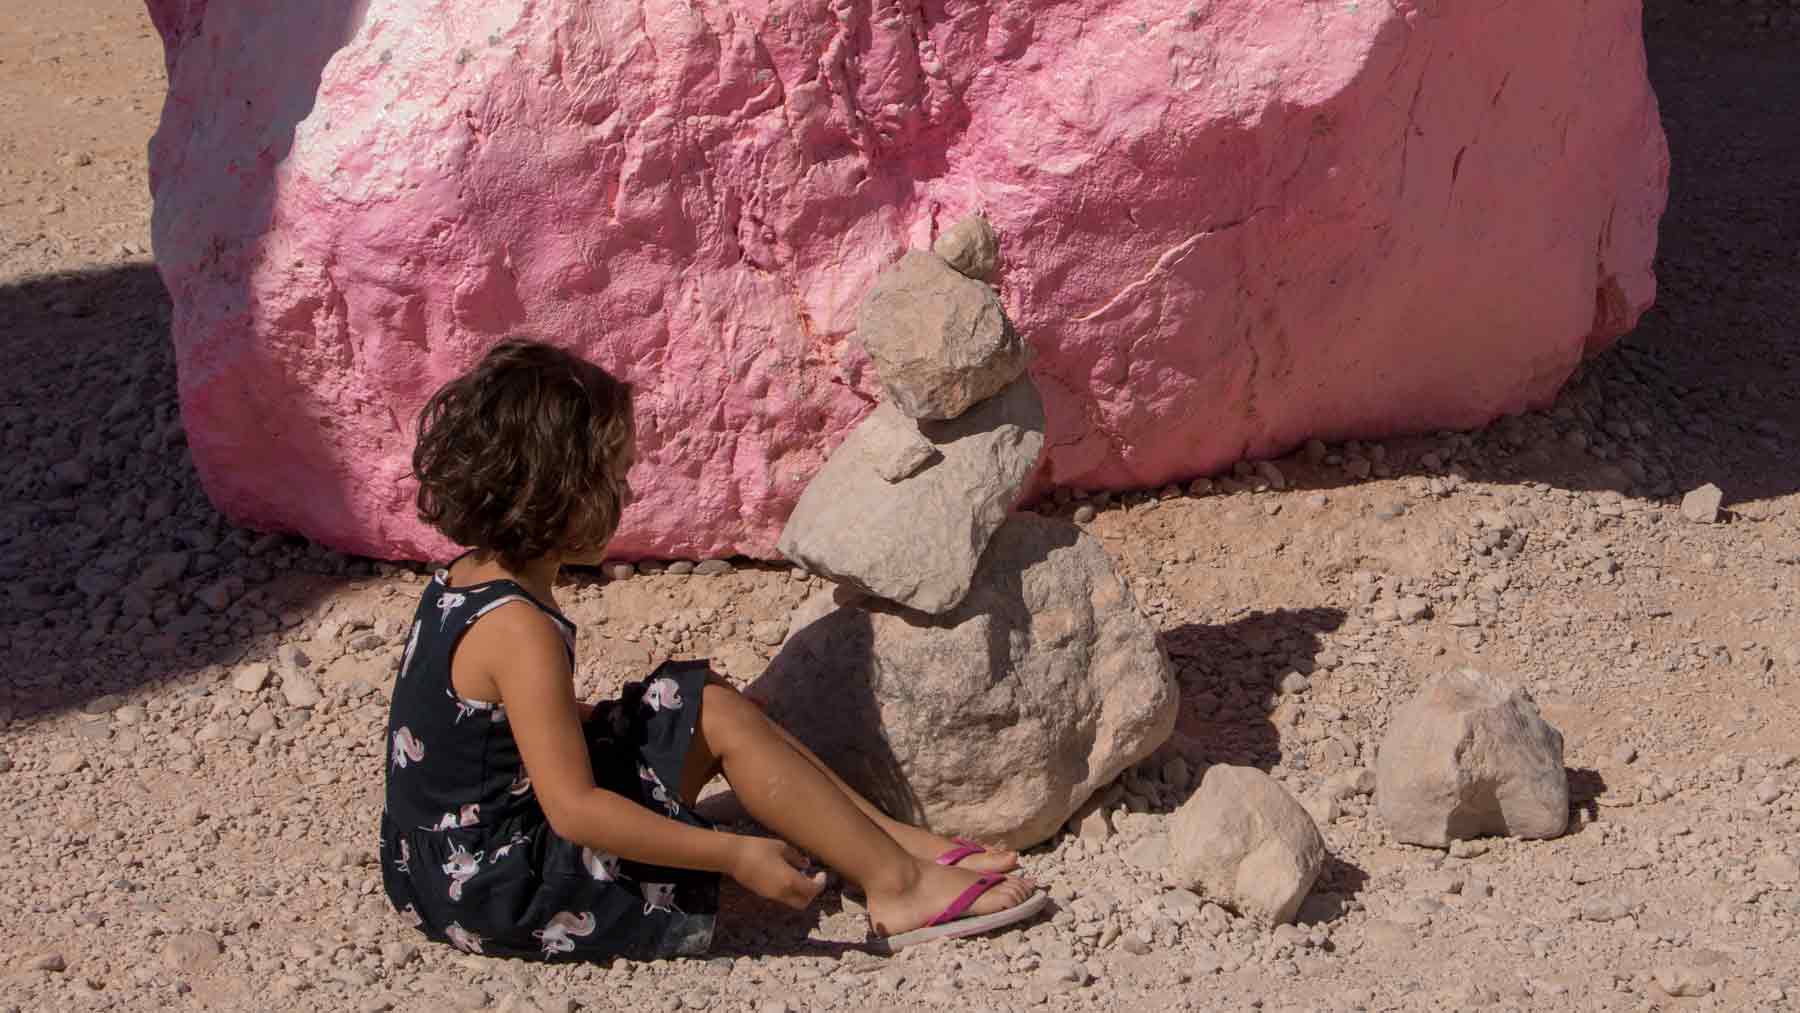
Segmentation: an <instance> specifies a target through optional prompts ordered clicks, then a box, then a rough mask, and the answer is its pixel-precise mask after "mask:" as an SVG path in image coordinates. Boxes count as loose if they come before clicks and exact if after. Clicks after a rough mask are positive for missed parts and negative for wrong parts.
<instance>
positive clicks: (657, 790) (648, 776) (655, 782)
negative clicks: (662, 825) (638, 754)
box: [638, 763, 681, 816]
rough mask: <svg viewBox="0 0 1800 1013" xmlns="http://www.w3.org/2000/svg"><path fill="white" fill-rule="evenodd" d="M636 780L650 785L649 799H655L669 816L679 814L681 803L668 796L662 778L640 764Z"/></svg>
mask: <svg viewBox="0 0 1800 1013" xmlns="http://www.w3.org/2000/svg"><path fill="white" fill-rule="evenodd" d="M638 779H639V780H641V781H643V782H644V783H645V784H648V785H650V797H651V798H653V799H655V800H656V801H657V802H658V804H660V805H661V806H662V807H663V809H664V810H666V811H667V812H668V814H669V815H670V816H674V815H676V814H678V813H680V812H681V803H680V802H679V801H677V800H676V799H675V796H673V795H670V794H669V790H668V789H667V788H664V787H663V783H662V778H660V777H657V776H656V771H654V770H651V769H650V768H649V767H648V766H646V765H644V764H642V763H640V764H638Z"/></svg>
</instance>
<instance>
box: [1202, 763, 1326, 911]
mask: <svg viewBox="0 0 1800 1013" xmlns="http://www.w3.org/2000/svg"><path fill="white" fill-rule="evenodd" d="M1324 864H1325V840H1324V838H1322V837H1320V836H1319V828H1318V826H1317V825H1316V824H1314V823H1313V818H1312V816H1311V815H1309V814H1308V813H1307V811H1306V809H1305V808H1304V807H1302V806H1301V805H1300V803H1299V802H1297V801H1295V800H1294V797H1293V796H1292V795H1289V794H1288V793H1287V789H1285V788H1283V787H1282V786H1281V785H1280V784H1279V783H1277V782H1276V781H1275V779H1274V778H1272V777H1270V776H1269V775H1267V774H1265V773H1263V772H1262V771H1260V770H1257V769H1255V768H1253V767H1233V766H1228V765H1226V764H1216V765H1214V766H1212V767H1209V768H1207V771H1206V776H1205V777H1203V778H1201V780H1200V790H1199V791H1196V792H1195V793H1194V795H1193V797H1192V798H1190V799H1188V800H1187V801H1186V802H1184V803H1182V805H1181V808H1180V809H1177V810H1176V811H1175V815H1174V817H1173V819H1172V820H1171V825H1170V827H1169V866H1168V868H1169V874H1170V876H1171V878H1173V879H1174V881H1175V882H1176V884H1177V885H1178V886H1182V887H1186V888H1189V889H1192V890H1194V891H1196V892H1198V893H1200V894H1201V895H1202V896H1205V897H1211V898H1212V899H1214V900H1217V901H1219V902H1220V903H1222V904H1226V905H1228V906H1230V907H1233V908H1235V909H1237V910H1238V911H1239V912H1240V913H1242V914H1244V915H1245V916H1247V917H1250V918H1255V919H1257V920H1259V921H1262V922H1264V923H1268V924H1277V925H1279V924H1282V923H1285V922H1291V921H1293V920H1294V915H1295V913H1297V912H1298V911H1299V910H1300V904H1301V902H1302V901H1304V900H1306V895H1307V893H1308V891H1310V890H1311V889H1312V886H1313V881H1314V880H1316V879H1317V878H1318V876H1319V870H1320V869H1321V868H1322V867H1323V866H1324Z"/></svg>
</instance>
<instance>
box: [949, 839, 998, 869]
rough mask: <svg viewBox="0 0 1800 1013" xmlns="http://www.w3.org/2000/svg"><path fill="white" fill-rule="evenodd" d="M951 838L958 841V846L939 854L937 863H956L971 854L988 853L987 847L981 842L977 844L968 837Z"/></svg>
mask: <svg viewBox="0 0 1800 1013" xmlns="http://www.w3.org/2000/svg"><path fill="white" fill-rule="evenodd" d="M951 840H953V841H955V842H956V847H954V848H951V849H950V850H949V851H946V852H944V853H943V854H941V855H939V856H937V864H939V865H955V864H956V863H958V862H960V861H962V860H963V859H965V858H967V857H969V856H970V855H985V854H987V849H986V848H984V847H982V846H981V845H979V844H976V843H975V842H974V841H971V840H969V839H968V838H966V837H953V838H951Z"/></svg>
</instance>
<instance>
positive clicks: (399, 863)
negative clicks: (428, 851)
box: [394, 837, 412, 875]
mask: <svg viewBox="0 0 1800 1013" xmlns="http://www.w3.org/2000/svg"><path fill="white" fill-rule="evenodd" d="M411 861H412V845H411V844H410V843H408V842H407V840H406V838H404V837H402V838H400V857H399V858H396V859H394V871H395V872H404V873H407V874H408V875H411V874H412V870H411V869H409V868H407V865H408V864H409V863H410V862H411Z"/></svg>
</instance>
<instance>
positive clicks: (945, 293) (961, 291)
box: [856, 250, 1025, 419]
mask: <svg viewBox="0 0 1800 1013" xmlns="http://www.w3.org/2000/svg"><path fill="white" fill-rule="evenodd" d="M856 340H857V343H858V344H860V345H862V347H863V350H864V351H866V352H868V353H869V358H870V359H872V360H874V362H875V369H876V372H877V373H879V374H880V376H881V387H882V390H883V391H884V392H885V393H886V394H887V400H888V401H889V402H890V403H892V404H893V405H894V407H896V408H898V409H900V411H901V412H902V413H904V414H906V415H909V416H911V417H913V418H915V419H953V418H956V417H957V416H958V415H961V414H962V413H963V412H965V411H968V410H969V408H970V406H972V405H974V404H975V403H976V402H977V401H980V400H982V399H984V398H988V397H992V396H993V395H995V394H997V393H999V392H1000V391H1001V390H1002V389H1003V388H1004V387H1005V386H1006V385H1007V384H1009V383H1011V382H1013V381H1014V380H1016V379H1018V378H1019V376H1020V374H1022V373H1024V372H1025V346H1024V344H1022V343H1021V342H1020V340H1019V334H1018V332H1017V331H1015V330H1013V327H1012V324H1011V323H1010V322H1009V321H1008V320H1007V319H1006V311H1005V310H1004V309H1002V308H1001V306H1000V298H999V297H998V296H996V295H995V294H994V290H993V288H992V287H991V286H989V285H987V284H986V283H984V282H980V281H976V280H974V279H972V278H967V277H964V276H963V275H962V274H960V273H958V271H957V269H956V268H953V267H952V266H950V264H948V263H946V262H945V261H944V259H943V258H941V257H939V256H938V255H937V254H935V253H926V252H924V251H923V250H912V251H910V252H908V253H907V254H906V256H904V257H901V258H900V263H898V264H895V265H894V266H893V267H892V268H890V269H889V270H887V271H884V272H882V274H881V277H879V278H877V279H875V285H874V287H873V288H871V289H870V290H869V294H868V296H867V297H865V298H864V299H863V305H862V312H861V313H860V314H858V316H857V329H856Z"/></svg>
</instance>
